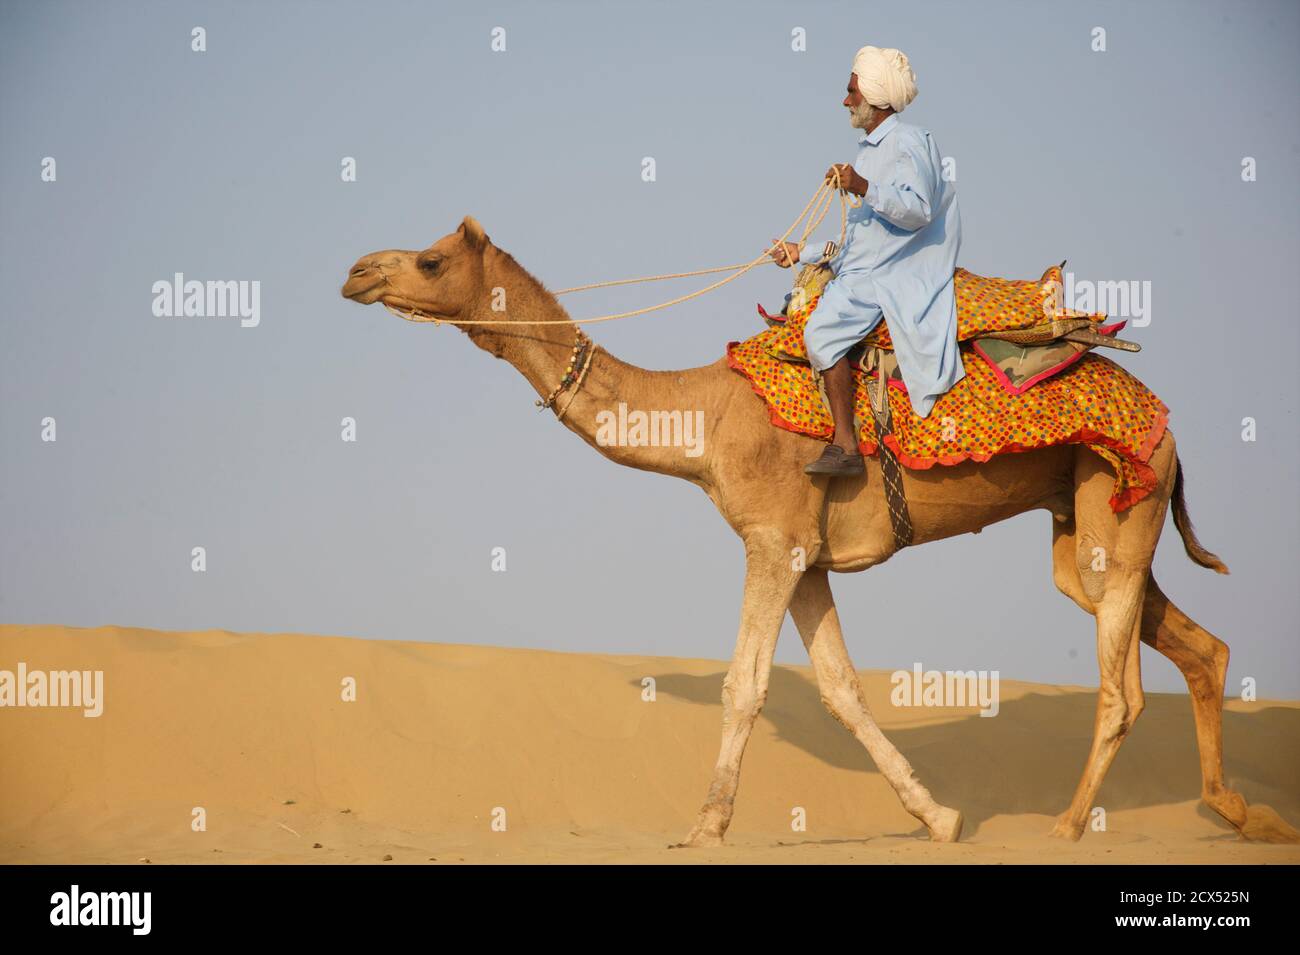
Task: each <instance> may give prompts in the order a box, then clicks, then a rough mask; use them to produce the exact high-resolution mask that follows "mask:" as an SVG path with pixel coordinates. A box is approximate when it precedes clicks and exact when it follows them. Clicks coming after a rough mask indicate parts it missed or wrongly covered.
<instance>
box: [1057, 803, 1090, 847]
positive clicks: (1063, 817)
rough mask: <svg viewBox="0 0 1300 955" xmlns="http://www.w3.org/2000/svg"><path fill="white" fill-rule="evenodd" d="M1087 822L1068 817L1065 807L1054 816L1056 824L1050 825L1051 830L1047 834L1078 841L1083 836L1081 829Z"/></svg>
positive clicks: (1068, 813)
mask: <svg viewBox="0 0 1300 955" xmlns="http://www.w3.org/2000/svg"><path fill="white" fill-rule="evenodd" d="M1086 826H1087V822H1086V821H1085V822H1075V821H1074V820H1073V819H1071V818H1070V812H1069V810H1068V809H1067V810H1066V811H1065V812H1063V813H1061V814H1060V815H1059V816H1057V817H1056V825H1054V826H1052V831H1051V832H1050V833H1048V835H1051V836H1054V837H1055V838H1057V839H1069V840H1070V841H1071V842H1078V841H1079V840H1080V839H1082V838H1083V830H1084V828H1085V827H1086Z"/></svg>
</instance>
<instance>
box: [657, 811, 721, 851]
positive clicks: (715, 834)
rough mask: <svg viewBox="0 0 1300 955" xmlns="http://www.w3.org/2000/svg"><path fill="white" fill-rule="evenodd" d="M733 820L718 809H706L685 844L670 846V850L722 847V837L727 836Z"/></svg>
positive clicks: (701, 812) (701, 813)
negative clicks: (729, 825)
mask: <svg viewBox="0 0 1300 955" xmlns="http://www.w3.org/2000/svg"><path fill="white" fill-rule="evenodd" d="M730 822H731V819H730V818H728V817H727V816H725V815H724V814H722V813H720V812H718V811H717V810H716V809H711V808H709V807H707V806H706V807H705V808H704V809H702V810H700V818H699V819H698V820H696V822H695V826H694V827H693V828H692V829H691V832H690V835H688V836H687V837H686V839H685V841H683V842H679V843H677V844H676V845H672V846H669V848H670V849H704V848H708V847H710V846H720V845H722V837H723V836H724V835H726V832H727V825H728V824H729V823H730Z"/></svg>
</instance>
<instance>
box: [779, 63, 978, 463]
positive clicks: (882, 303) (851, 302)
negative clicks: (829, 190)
mask: <svg viewBox="0 0 1300 955" xmlns="http://www.w3.org/2000/svg"><path fill="white" fill-rule="evenodd" d="M915 98H916V76H915V74H914V73H913V72H912V68H911V66H910V65H909V64H908V61H907V57H906V56H905V55H904V54H903V53H902V52H900V51H899V50H888V49H878V48H877V47H874V46H864V47H863V48H862V49H861V50H859V51H858V53H857V56H856V57H854V60H853V72H852V73H851V74H850V75H849V86H848V95H847V96H846V97H844V105H845V106H847V107H848V109H849V123H850V125H852V126H853V127H854V128H855V129H861V130H862V131H863V133H864V135H863V136H862V138H860V139H859V140H858V143H859V144H860V148H859V149H858V154H857V157H856V158H855V159H854V160H853V163H852V165H850V164H848V163H842V164H837V165H835V166H832V167H831V168H830V170H829V171H828V172H827V173H826V179H827V180H828V181H833V180H834V178H835V176H836V175H838V176H839V182H840V183H841V184H842V187H843V188H845V189H847V191H849V192H851V193H853V194H854V195H857V196H862V197H863V199H864V201H863V203H862V204H861V206H859V207H858V208H857V209H853V210H850V211H849V214H848V231H847V234H846V237H845V240H844V248H842V249H838V250H836V251H835V253H834V255H833V257H832V258H831V259H830V260H829V264H830V266H831V268H832V269H833V270H834V272H835V277H834V278H833V279H832V280H831V281H830V282H829V283H828V284H827V285H826V288H825V289H824V290H823V292H822V295H821V298H820V299H819V300H818V302H817V307H816V308H815V309H813V312H812V314H811V315H809V316H808V321H807V324H806V325H805V327H804V343H805V345H806V347H807V351H808V359H809V362H810V363H811V364H812V367H813V368H814V369H815V370H816V371H818V372H820V373H821V374H822V376H823V380H824V381H825V384H826V392H827V395H828V397H829V398H830V404H831V407H830V411H831V416H832V418H834V420H835V435H834V437H833V438H832V440H831V443H830V444H829V445H827V447H826V449H825V450H824V451H823V452H822V455H821V457H820V458H818V459H817V460H816V461H813V462H812V463H811V464H809V465H808V466H807V467H806V468H804V470H805V471H806V472H807V473H809V474H830V475H851V474H861V473H862V472H863V470H864V465H863V461H862V454H861V452H860V451H859V449H858V436H857V434H856V432H855V428H854V420H853V407H854V394H853V392H854V386H853V375H852V372H851V370H850V368H849V362H848V359H847V358H846V357H845V356H846V355H847V354H848V352H849V349H851V348H852V347H853V346H854V345H856V344H857V343H858V342H860V341H861V340H862V339H863V338H864V337H865V336H866V335H867V334H868V333H869V332H870V331H871V330H872V329H873V328H875V327H876V325H877V324H878V323H879V322H880V320H881V319H882V318H884V319H885V321H886V322H887V323H888V325H889V335H890V338H891V339H892V341H893V346H894V353H895V355H896V356H897V358H898V366H899V371H900V373H901V375H902V377H903V383H904V384H905V385H907V393H908V396H909V398H910V399H911V403H912V408H913V409H914V410H915V411H916V413H917V414H918V415H920V416H921V417H923V418H925V417H928V416H929V414H930V410H931V409H932V408H933V407H934V403H935V401H936V400H937V399H938V398H939V396H940V395H942V394H943V393H944V392H946V391H947V390H948V389H949V388H951V387H952V386H953V385H955V384H956V383H957V382H958V381H960V380H961V379H962V376H963V375H964V374H965V372H964V371H963V369H962V364H961V357H960V355H959V354H958V351H957V303H956V298H955V296H954V289H953V270H954V269H955V268H956V266H957V251H958V249H959V248H960V246H961V216H960V214H959V212H958V210H957V190H956V188H955V186H954V185H953V184H952V183H951V182H945V181H944V179H943V176H942V175H941V172H942V159H941V157H940V154H939V147H938V145H937V144H936V143H935V141H934V136H933V135H931V133H930V131H929V130H926V129H922V128H921V127H919V126H913V125H911V124H909V123H904V122H903V121H902V120H900V119H899V118H898V115H897V114H899V113H901V112H902V111H903V110H904V109H905V108H906V107H907V105H908V104H909V103H911V102H912V100H913V99H915ZM769 251H770V253H771V255H772V258H773V259H774V260H775V261H776V263H777V264H778V265H780V266H781V267H782V268H788V267H789V266H791V265H793V264H794V263H795V262H798V263H799V264H801V265H808V264H815V263H817V262H819V261H820V260H821V258H822V251H821V247H820V246H815V245H812V244H809V245H808V246H803V245H802V244H796V243H794V242H776V241H775V240H774V242H773V245H772V247H771V249H770V250H769Z"/></svg>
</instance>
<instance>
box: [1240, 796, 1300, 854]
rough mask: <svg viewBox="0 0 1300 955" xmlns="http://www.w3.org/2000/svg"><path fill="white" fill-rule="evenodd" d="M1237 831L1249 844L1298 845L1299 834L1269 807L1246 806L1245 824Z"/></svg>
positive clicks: (1299, 841) (1299, 840)
mask: <svg viewBox="0 0 1300 955" xmlns="http://www.w3.org/2000/svg"><path fill="white" fill-rule="evenodd" d="M1238 831H1239V832H1240V833H1241V834H1242V835H1243V836H1244V837H1245V838H1247V839H1249V840H1250V841H1251V842H1275V843H1284V844H1289V845H1295V844H1298V843H1300V832H1297V831H1296V829H1295V828H1294V827H1293V826H1292V825H1291V824H1290V823H1288V822H1287V821H1286V820H1285V819H1283V818H1282V817H1281V816H1279V815H1278V814H1277V813H1276V812H1274V811H1273V809H1272V808H1271V807H1269V806H1264V805H1259V806H1247V807H1246V824H1245V825H1244V826H1239V827H1238Z"/></svg>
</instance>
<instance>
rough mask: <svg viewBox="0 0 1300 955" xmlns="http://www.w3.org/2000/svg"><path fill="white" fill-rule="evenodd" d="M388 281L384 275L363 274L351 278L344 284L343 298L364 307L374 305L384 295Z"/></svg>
mask: <svg viewBox="0 0 1300 955" xmlns="http://www.w3.org/2000/svg"><path fill="white" fill-rule="evenodd" d="M387 283H388V280H387V279H386V278H385V277H384V276H382V275H373V274H369V273H363V274H361V275H353V276H349V278H348V280H347V281H346V282H345V283H344V284H343V297H344V298H347V299H351V300H352V301H354V302H360V303H361V304H362V305H373V304H374V303H375V302H377V301H379V299H380V297H381V296H382V295H383V293H384V286H385V285H386V284H387Z"/></svg>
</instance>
